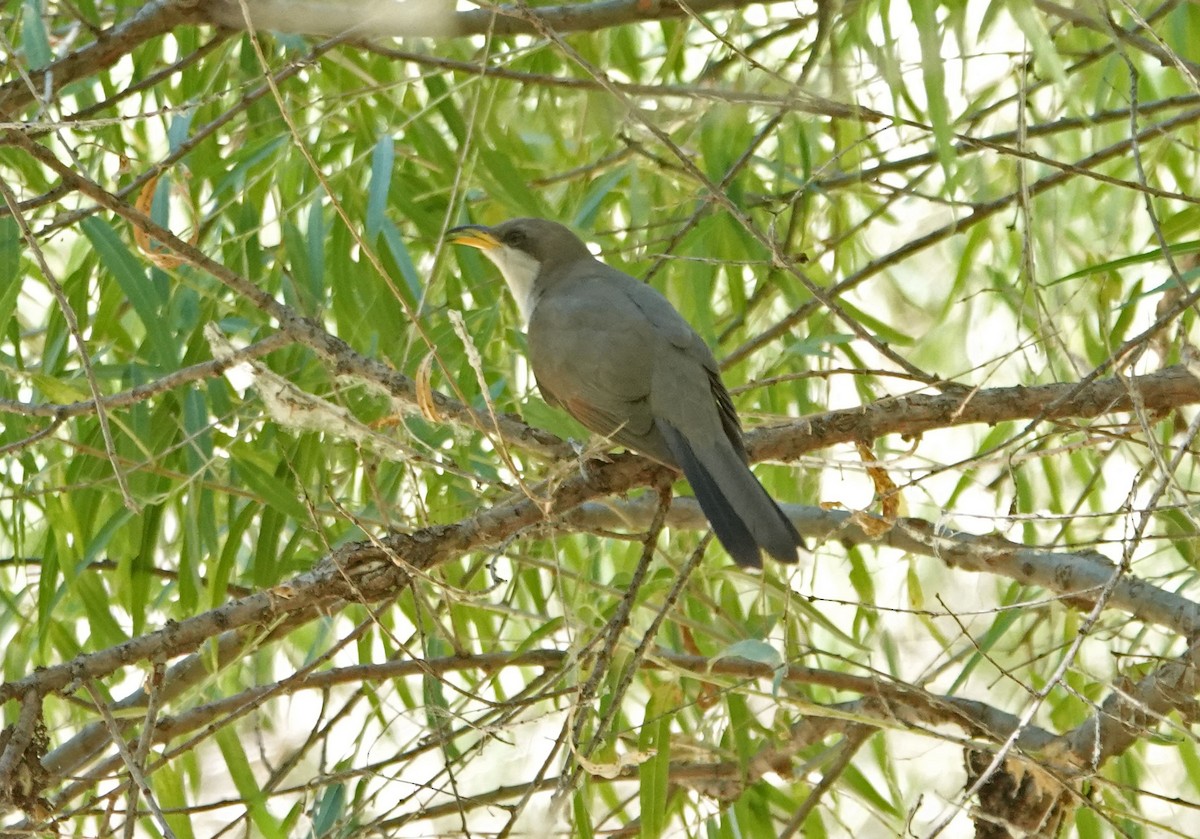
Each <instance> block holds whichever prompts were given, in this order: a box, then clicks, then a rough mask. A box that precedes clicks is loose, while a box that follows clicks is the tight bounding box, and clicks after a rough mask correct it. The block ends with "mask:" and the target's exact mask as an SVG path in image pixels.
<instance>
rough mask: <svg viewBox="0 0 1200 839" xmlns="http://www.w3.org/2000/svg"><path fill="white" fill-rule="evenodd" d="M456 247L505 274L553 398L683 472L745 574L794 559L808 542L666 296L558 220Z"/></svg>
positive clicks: (501, 227) (506, 227) (533, 362)
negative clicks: (760, 474) (754, 461)
mask: <svg viewBox="0 0 1200 839" xmlns="http://www.w3.org/2000/svg"><path fill="white" fill-rule="evenodd" d="M449 236H450V237H451V239H452V240H453V241H454V242H455V243H456V244H460V245H469V246H471V247H475V248H478V249H480V251H482V253H483V255H484V256H486V257H487V258H488V259H489V260H491V261H492V262H493V263H495V265H496V267H497V268H499V269H500V273H501V274H503V275H504V280H505V282H506V283H507V284H508V287H509V290H510V291H512V295H513V297H514V298H515V299H516V302H517V308H518V309H519V310H520V312H521V318H522V319H523V320H524V325H525V329H526V333H527V335H528V343H529V364H530V366H531V367H532V368H533V374H534V376H535V378H536V379H537V383H538V388H539V389H540V390H541V392H542V395H543V396H544V397H545V399H546V401H547V402H549V403H550V404H551V405H556V406H559V407H561V408H563V409H565V410H566V411H567V413H569V414H570V415H571V416H573V417H575V419H577V420H579V422H581V423H583V425H585V426H587V427H588V428H589V429H591V430H592V431H594V432H596V433H597V434H600V435H603V436H604V437H606V438H608V439H611V440H613V441H615V442H617V443H619V444H621V445H623V446H625V447H626V448H629V449H632V450H633V451H635V452H638V453H640V454H643V455H646V456H647V457H650V458H653V459H654V460H656V461H658V462H659V463H661V464H663V465H665V466H669V467H671V468H672V469H675V470H676V471H682V472H683V474H684V476H685V477H686V478H687V479H688V483H690V484H691V485H692V490H693V491H694V492H695V493H696V500H697V501H699V502H700V509H702V510H703V511H704V515H705V516H706V517H707V518H708V520H709V522H710V523H711V524H712V528H713V531H714V532H715V533H716V535H717V538H718V539H719V540H720V541H721V544H722V545H724V546H725V550H727V551H728V552H729V554H730V556H732V557H733V558H734V560H735V561H736V562H737V563H738V564H739V565H743V566H753V567H761V566H762V555H761V552H762V551H766V552H767V553H768V554H770V555H771V556H773V557H774V558H775V559H777V560H779V561H780V562H795V561H796V559H797V554H796V551H797V549H798V548H803V547H804V540H803V539H801V537H800V534H798V533H797V532H796V528H795V527H793V526H792V523H791V522H790V521H789V520H788V519H787V517H786V516H785V515H784V514H783V511H782V510H780V509H779V505H777V504H776V503H775V502H774V501H773V500H772V499H771V496H769V495H768V494H767V491H766V490H765V489H763V487H762V484H760V483H759V482H758V480H757V479H756V478H755V477H754V474H753V473H752V472H751V471H750V468H749V466H748V463H749V460H748V458H747V456H746V448H745V446H744V445H743V443H742V429H741V424H740V423H739V422H738V417H737V413H736V411H735V410H734V407H733V402H732V400H731V399H730V398H729V392H728V391H727V390H726V389H725V385H724V384H723V383H722V382H721V374H720V372H719V371H718V370H717V363H716V360H715V359H714V358H713V355H712V352H711V351H710V350H709V348H708V346H707V345H706V344H705V343H704V340H703V339H702V338H701V337H700V336H699V335H697V334H696V331H695V330H694V329H692V327H691V326H690V325H689V324H688V322H687V321H685V320H684V319H683V317H682V316H681V315H680V314H679V312H677V311H675V308H674V307H673V306H672V305H671V304H670V303H669V302H668V301H667V299H666V298H665V297H663V296H662V295H661V294H659V293H658V292H657V291H656V290H655V289H653V288H651V287H650V286H648V285H646V284H645V283H642V282H639V281H637V280H635V279H634V278H633V277H631V276H629V275H628V274H624V273H622V272H620V271H618V270H616V269H615V268H610V267H609V266H607V265H605V264H604V263H603V262H600V261H599V260H598V259H596V258H595V257H593V256H592V254H591V252H590V251H589V250H588V249H587V246H586V245H585V244H584V243H583V242H582V241H580V239H579V237H577V236H576V235H575V234H574V233H572V232H571V231H570V230H568V229H567V228H566V227H564V226H562V225H561V224H558V223H556V222H553V221H546V220H545V219H536V218H519V219H512V220H511V221H506V222H504V223H503V224H498V225H496V226H495V227H484V226H482V225H467V226H465V227H456V228H454V229H453V230H451V231H450V233H449Z"/></svg>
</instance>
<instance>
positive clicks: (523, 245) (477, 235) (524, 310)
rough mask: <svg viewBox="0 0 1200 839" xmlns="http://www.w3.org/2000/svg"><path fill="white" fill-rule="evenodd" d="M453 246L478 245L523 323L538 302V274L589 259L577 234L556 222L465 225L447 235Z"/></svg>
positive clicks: (529, 220) (522, 220)
mask: <svg viewBox="0 0 1200 839" xmlns="http://www.w3.org/2000/svg"><path fill="white" fill-rule="evenodd" d="M446 235H447V237H448V238H449V239H450V241H452V242H454V244H456V245H467V246H468V247H472V248H478V249H479V250H480V251H481V252H482V253H483V255H484V256H486V257H487V258H488V259H489V260H491V261H492V262H493V263H495V265H496V267H497V268H499V269H500V273H501V274H503V275H504V281H505V282H506V283H507V284H508V288H509V290H510V291H512V295H513V297H514V298H515V299H516V301H517V308H518V309H520V310H521V318H522V319H523V320H524V321H525V323H526V324H528V323H529V318H530V316H532V314H533V307H534V304H535V303H536V302H537V295H538V288H537V281H538V278H539V277H543V276H550V275H556V274H557V272H556V271H554V269H555V268H559V267H562V266H565V265H569V264H571V263H573V262H576V261H577V260H580V259H584V258H590V257H591V252H590V251H589V250H588V249H587V245H585V244H584V243H583V242H582V241H581V240H580V239H579V237H578V236H576V235H575V234H574V233H572V232H571V231H570V230H569V229H568V228H566V227H564V226H563V225H561V224H559V223H558V222H555V221H547V220H546V219H540V218H515V219H510V220H509V221H506V222H502V223H500V224H497V225H496V226H495V227H485V226H484V225H481V224H468V225H465V226H463V227H456V228H454V229H453V230H451V231H450V232H449V233H448V234H446Z"/></svg>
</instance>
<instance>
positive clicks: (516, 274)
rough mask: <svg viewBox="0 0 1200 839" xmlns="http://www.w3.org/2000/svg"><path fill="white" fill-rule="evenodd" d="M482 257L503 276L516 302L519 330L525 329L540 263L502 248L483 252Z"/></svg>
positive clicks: (524, 254)
mask: <svg viewBox="0 0 1200 839" xmlns="http://www.w3.org/2000/svg"><path fill="white" fill-rule="evenodd" d="M483 255H484V256H486V257H487V258H488V259H490V260H491V261H492V262H493V263H495V265H496V267H497V268H499V269H500V273H501V274H503V275H504V282H506V283H508V290H509V291H511V292H512V296H513V299H514V300H516V301H517V310H518V311H520V313H521V328H522V329H527V328H528V327H529V319H530V318H531V317H533V305H534V303H535V302H536V301H535V299H534V295H533V284H534V281H535V280H536V279H537V275H538V272H539V271H541V269H542V263H540V262H538V261H537V260H536V259H534V258H533V257H532V256H530V255H529V254H527V253H525V251H521V250H517V249H516V248H508V247H503V246H501V247H499V248H491V249H490V250H485V251H483Z"/></svg>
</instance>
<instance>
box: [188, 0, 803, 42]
mask: <svg viewBox="0 0 1200 839" xmlns="http://www.w3.org/2000/svg"><path fill="white" fill-rule="evenodd" d="M771 2H783V0H688V2H687V3H676V2H673V0H651V2H647V0H598V2H593V3H565V4H563V5H561V6H540V7H538V8H536V9H531V10H518V9H516V8H515V7H513V6H510V5H496V6H491V5H490V4H489V5H488V6H487V7H486V8H480V9H475V10H472V11H467V12H455V11H454V4H453V3H447V2H446V0H367V2H363V0H245V9H246V12H248V13H249V16H250V23H251V25H252V26H254V28H255V29H269V30H273V31H276V32H289V33H292V34H298V35H356V36H366V37H371V38H411V37H430V38H460V37H464V36H467V35H487V34H493V35H536V34H537V33H538V28H537V27H536V26H534V25H533V24H532V23H531V22H530V21H529V20H528V18H529V15H530V14H536V15H537V16H538V18H539V19H540V20H541V21H542V22H543V25H544V26H548V27H550V28H551V29H554V30H555V31H558V32H594V31H596V30H600V29H608V28H610V27H613V26H624V25H626V24H630V23H642V22H645V21H654V20H663V19H666V18H677V17H683V16H685V15H688V14H692V13H695V14H702V13H704V12H711V11H717V10H719V9H740V8H742V7H744V6H750V5H769V4H770V3H771ZM242 3H243V0H206V2H205V3H204V9H203V12H204V14H205V16H206V17H207V19H208V21H209V22H210V23H214V24H217V25H219V26H226V27H229V28H230V29H245V28H246V15H245V14H244V13H243V6H242Z"/></svg>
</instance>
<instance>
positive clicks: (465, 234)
mask: <svg viewBox="0 0 1200 839" xmlns="http://www.w3.org/2000/svg"><path fill="white" fill-rule="evenodd" d="M446 238H447V239H449V240H450V241H451V242H453V243H454V244H456V245H467V246H468V247H472V248H479V249H480V250H481V251H491V250H495V249H496V248H498V247H500V240H499V239H497V238H496V236H495V234H494V233H492V231H491V229H490V228H487V227H484V226H483V225H482V224H465V225H463V226H462V227H455V228H454V229H453V230H449V231H447V233H446Z"/></svg>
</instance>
